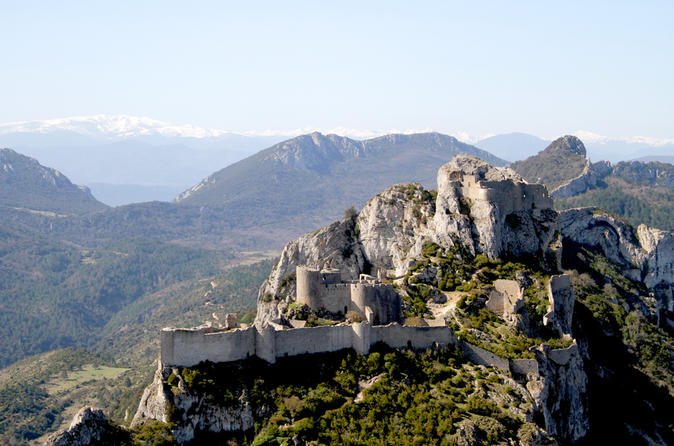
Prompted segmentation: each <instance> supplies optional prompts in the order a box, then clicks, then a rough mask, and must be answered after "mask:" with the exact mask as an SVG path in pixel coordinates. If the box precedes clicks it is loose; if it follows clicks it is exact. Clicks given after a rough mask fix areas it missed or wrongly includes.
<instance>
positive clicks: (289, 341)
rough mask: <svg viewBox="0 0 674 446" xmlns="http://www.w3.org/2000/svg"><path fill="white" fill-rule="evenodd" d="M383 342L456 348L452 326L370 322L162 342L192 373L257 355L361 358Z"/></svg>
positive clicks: (166, 332)
mask: <svg viewBox="0 0 674 446" xmlns="http://www.w3.org/2000/svg"><path fill="white" fill-rule="evenodd" d="M377 342H384V343H386V344H387V345H390V346H391V347H394V348H407V347H411V348H418V349H423V348H430V347H434V346H453V345H456V342H457V340H456V337H455V336H454V334H453V333H452V331H451V329H450V328H449V327H447V326H439V327H412V326H406V325H400V324H398V323H392V324H389V325H376V326H372V325H370V324H369V323H367V322H363V323H360V324H351V325H337V326H326V327H303V328H291V329H280V330H279V329H274V328H273V327H271V326H267V327H265V328H263V329H262V330H261V331H258V330H257V329H256V328H255V327H249V328H246V329H236V330H230V331H218V332H208V331H206V330H199V329H193V330H188V329H175V328H165V329H163V330H162V338H161V362H162V364H164V365H168V366H183V367H190V366H194V365H196V364H198V363H199V362H201V361H212V362H229V361H237V360H241V359H246V358H248V357H249V356H252V355H255V356H257V357H259V358H261V359H264V360H265V361H268V362H271V363H273V362H275V361H276V358H279V357H283V356H295V355H301V354H305V353H322V352H332V351H338V350H342V349H345V348H353V349H354V350H355V351H357V352H358V353H361V354H366V353H367V352H369V351H370V347H371V346H372V345H374V344H376V343H377Z"/></svg>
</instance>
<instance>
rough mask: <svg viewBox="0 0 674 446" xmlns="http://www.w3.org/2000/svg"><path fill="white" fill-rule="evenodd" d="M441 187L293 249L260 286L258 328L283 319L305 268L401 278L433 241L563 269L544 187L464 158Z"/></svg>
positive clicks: (386, 198)
mask: <svg viewBox="0 0 674 446" xmlns="http://www.w3.org/2000/svg"><path fill="white" fill-rule="evenodd" d="M437 181H438V191H437V197H436V198H434V197H433V194H431V192H430V191H427V190H425V189H424V188H423V187H422V186H421V185H419V184H409V185H396V186H393V187H390V188H389V189H387V190H385V191H384V192H382V193H380V194H379V195H377V196H376V197H374V198H373V199H371V200H370V201H369V202H368V203H367V204H366V205H365V207H363V209H362V210H361V211H360V212H359V213H358V214H357V215H356V216H349V217H347V218H344V219H343V220H341V221H339V222H335V223H333V224H331V225H329V226H327V227H325V228H323V229H320V230H318V231H316V232H313V233H310V234H306V235H304V236H302V237H300V238H299V239H297V240H295V241H293V242H290V243H288V244H287V245H286V247H285V248H284V250H283V252H282V254H281V258H280V260H279V262H278V263H277V264H276V266H275V267H274V270H273V271H272V273H271V275H270V276H269V278H268V279H267V281H266V282H265V283H264V284H263V286H262V287H261V288H260V293H259V296H258V317H257V319H256V324H258V325H265V324H267V323H268V322H269V321H273V320H277V319H278V318H279V317H280V312H279V310H278V308H277V305H278V302H279V301H281V300H286V299H292V298H293V297H292V296H293V295H294V288H293V287H294V283H293V276H294V273H295V268H296V267H297V266H299V265H309V266H312V267H315V268H321V269H322V268H338V269H339V270H340V271H341V272H342V277H343V278H344V279H345V280H355V279H356V278H357V277H358V275H359V274H361V273H367V274H372V275H375V276H377V275H383V276H386V275H388V276H400V275H404V274H405V273H406V272H407V271H408V269H409V267H410V265H411V264H412V263H413V262H414V261H415V259H418V258H419V256H420V255H421V252H422V249H423V246H424V244H426V243H428V242H433V243H437V244H439V245H441V246H446V247H452V246H460V247H461V248H462V249H463V250H466V251H468V252H470V253H472V254H473V255H475V254H485V255H487V256H488V257H490V258H499V257H503V256H505V257H508V256H512V257H521V256H525V255H526V256H530V257H532V258H535V259H538V261H539V262H540V263H541V264H544V265H547V266H548V267H549V268H550V269H551V270H555V269H556V268H557V265H558V253H557V251H556V247H555V243H554V242H555V241H556V236H557V233H558V231H557V226H556V221H557V213H556V212H555V211H554V210H553V209H552V201H551V199H550V198H549V197H548V195H547V192H546V190H545V187H544V186H541V185H536V184H528V183H526V182H525V181H524V180H522V178H521V177H519V175H517V174H516V173H515V172H514V171H512V170H510V169H507V168H495V167H492V166H490V165H489V164H487V163H485V162H484V161H481V160H479V159H477V158H474V157H470V156H465V155H459V156H456V157H454V158H453V160H452V161H451V162H450V163H447V164H445V165H443V166H442V167H441V168H440V170H439V171H438V180H437Z"/></svg>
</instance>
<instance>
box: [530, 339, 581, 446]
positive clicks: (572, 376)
mask: <svg viewBox="0 0 674 446" xmlns="http://www.w3.org/2000/svg"><path fill="white" fill-rule="evenodd" d="M534 353H535V355H536V362H537V363H538V370H539V374H540V376H539V377H538V378H537V379H534V380H530V381H529V382H527V385H526V386H527V389H528V390H529V392H530V393H531V396H532V397H533V398H534V401H535V403H536V405H537V406H538V410H539V412H541V413H542V414H543V419H544V423H545V431H546V432H547V433H548V434H549V435H551V436H553V437H555V438H557V439H559V440H561V442H562V443H574V442H575V441H577V440H579V439H581V438H583V437H584V436H585V435H586V434H587V432H588V430H589V428H590V425H589V421H588V412H587V410H588V409H587V407H588V405H587V401H586V400H587V375H586V374H585V370H584V368H583V359H582V357H581V355H580V352H579V350H578V347H577V346H576V345H575V344H574V345H572V346H571V347H569V348H567V349H564V350H552V349H551V348H550V346H549V345H546V344H542V345H541V346H540V347H539V348H538V349H537V350H535V352H534Z"/></svg>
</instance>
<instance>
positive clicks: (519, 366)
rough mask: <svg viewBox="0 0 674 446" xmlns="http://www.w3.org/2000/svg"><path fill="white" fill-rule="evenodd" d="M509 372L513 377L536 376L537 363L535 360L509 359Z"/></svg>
mask: <svg viewBox="0 0 674 446" xmlns="http://www.w3.org/2000/svg"><path fill="white" fill-rule="evenodd" d="M510 371H511V372H512V374H513V375H520V376H525V375H529V374H532V373H533V374H534V375H538V361H536V360H535V359H511V360H510Z"/></svg>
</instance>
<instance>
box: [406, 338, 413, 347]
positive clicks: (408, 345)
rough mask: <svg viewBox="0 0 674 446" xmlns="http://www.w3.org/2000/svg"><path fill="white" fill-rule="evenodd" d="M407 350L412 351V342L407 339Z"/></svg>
mask: <svg viewBox="0 0 674 446" xmlns="http://www.w3.org/2000/svg"><path fill="white" fill-rule="evenodd" d="M407 348H409V349H410V350H411V349H412V341H411V340H409V339H408V340H407Z"/></svg>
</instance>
